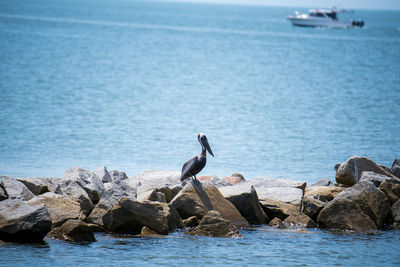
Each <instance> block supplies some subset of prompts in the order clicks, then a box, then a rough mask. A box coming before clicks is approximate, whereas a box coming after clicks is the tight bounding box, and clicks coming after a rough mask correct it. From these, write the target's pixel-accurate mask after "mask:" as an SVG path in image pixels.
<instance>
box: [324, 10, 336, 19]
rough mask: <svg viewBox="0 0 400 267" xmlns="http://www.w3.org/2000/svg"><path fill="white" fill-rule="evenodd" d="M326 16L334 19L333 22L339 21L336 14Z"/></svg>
mask: <svg viewBox="0 0 400 267" xmlns="http://www.w3.org/2000/svg"><path fill="white" fill-rule="evenodd" d="M326 15H327V16H328V17H330V18H331V19H333V20H337V19H338V18H337V15H336V12H332V13H326Z"/></svg>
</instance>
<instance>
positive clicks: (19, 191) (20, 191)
mask: <svg viewBox="0 0 400 267" xmlns="http://www.w3.org/2000/svg"><path fill="white" fill-rule="evenodd" d="M0 184H1V187H2V188H3V189H4V190H5V192H6V193H7V196H8V198H9V199H21V200H24V201H25V200H29V199H31V198H33V197H34V196H35V195H34V194H33V193H32V192H31V191H30V190H29V189H28V188H27V187H26V186H25V185H24V184H23V183H21V182H20V181H18V180H17V179H15V178H13V177H10V176H8V175H2V176H0Z"/></svg>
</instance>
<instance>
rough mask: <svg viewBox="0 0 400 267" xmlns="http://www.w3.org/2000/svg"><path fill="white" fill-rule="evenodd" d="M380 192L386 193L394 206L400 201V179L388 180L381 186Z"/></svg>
mask: <svg viewBox="0 0 400 267" xmlns="http://www.w3.org/2000/svg"><path fill="white" fill-rule="evenodd" d="M379 190H381V191H382V192H384V193H385V194H386V196H387V197H388V198H389V201H390V204H391V205H393V204H394V203H396V202H397V201H398V200H399V199H400V179H391V180H386V181H384V182H383V183H381V184H380V185H379Z"/></svg>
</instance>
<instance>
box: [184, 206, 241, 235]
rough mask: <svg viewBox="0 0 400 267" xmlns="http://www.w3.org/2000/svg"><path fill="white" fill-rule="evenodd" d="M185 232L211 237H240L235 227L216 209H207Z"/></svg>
mask: <svg viewBox="0 0 400 267" xmlns="http://www.w3.org/2000/svg"><path fill="white" fill-rule="evenodd" d="M186 234H188V235H198V236H211V237H241V235H240V233H239V231H238V229H237V227H236V226H235V225H233V224H232V223H231V222H230V221H229V220H225V219H224V218H223V217H222V216H221V214H219V212H218V211H216V210H210V211H208V212H207V214H206V215H205V216H204V217H203V219H202V220H201V221H200V223H199V225H198V226H196V227H194V228H192V229H190V230H189V231H188V232H187V233H186Z"/></svg>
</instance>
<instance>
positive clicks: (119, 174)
mask: <svg viewBox="0 0 400 267" xmlns="http://www.w3.org/2000/svg"><path fill="white" fill-rule="evenodd" d="M109 174H110V176H111V179H112V180H113V181H114V182H117V181H122V180H126V179H128V175H126V173H125V172H123V171H118V170H112V171H109Z"/></svg>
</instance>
